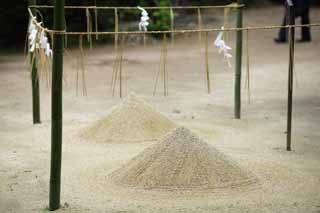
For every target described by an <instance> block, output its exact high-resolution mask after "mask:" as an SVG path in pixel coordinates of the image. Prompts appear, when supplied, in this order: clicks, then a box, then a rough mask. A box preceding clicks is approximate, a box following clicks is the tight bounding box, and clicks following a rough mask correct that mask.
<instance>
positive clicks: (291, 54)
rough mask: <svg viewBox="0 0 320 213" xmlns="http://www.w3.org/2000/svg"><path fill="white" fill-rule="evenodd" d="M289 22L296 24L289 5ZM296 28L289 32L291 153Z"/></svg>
mask: <svg viewBox="0 0 320 213" xmlns="http://www.w3.org/2000/svg"><path fill="white" fill-rule="evenodd" d="M288 11H289V12H288V19H287V20H288V21H289V24H290V25H294V24H295V17H294V7H293V5H290V4H288ZM294 34H295V28H290V30H289V70H288V107H287V151H291V136H292V99H293V69H294V39H295V35H294Z"/></svg>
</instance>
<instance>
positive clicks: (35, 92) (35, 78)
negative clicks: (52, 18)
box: [28, 0, 41, 124]
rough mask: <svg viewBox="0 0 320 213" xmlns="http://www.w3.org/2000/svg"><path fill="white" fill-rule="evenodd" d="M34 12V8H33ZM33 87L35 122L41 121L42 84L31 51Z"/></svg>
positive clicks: (29, 2) (32, 2) (33, 115)
mask: <svg viewBox="0 0 320 213" xmlns="http://www.w3.org/2000/svg"><path fill="white" fill-rule="evenodd" d="M36 4H37V1H36V0H28V5H36ZM31 11H32V12H34V9H31ZM33 14H34V13H33ZM30 65H31V87H32V117H33V124H39V123H41V120H40V86H39V76H38V68H37V60H36V58H35V55H34V53H30Z"/></svg>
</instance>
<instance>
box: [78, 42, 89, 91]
mask: <svg viewBox="0 0 320 213" xmlns="http://www.w3.org/2000/svg"><path fill="white" fill-rule="evenodd" d="M79 48H80V66H81V74H82V92H83V95H85V96H87V95H88V93H87V85H86V70H85V66H84V49H83V38H82V36H80V41H79Z"/></svg>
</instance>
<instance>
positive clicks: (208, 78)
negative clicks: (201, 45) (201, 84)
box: [205, 32, 211, 94]
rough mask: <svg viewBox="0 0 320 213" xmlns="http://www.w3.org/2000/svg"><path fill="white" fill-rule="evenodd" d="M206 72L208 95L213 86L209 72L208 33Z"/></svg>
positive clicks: (206, 39) (206, 34)
mask: <svg viewBox="0 0 320 213" xmlns="http://www.w3.org/2000/svg"><path fill="white" fill-rule="evenodd" d="M205 72H206V80H207V89H208V94H210V92H211V85H210V70H209V45H208V32H206V33H205Z"/></svg>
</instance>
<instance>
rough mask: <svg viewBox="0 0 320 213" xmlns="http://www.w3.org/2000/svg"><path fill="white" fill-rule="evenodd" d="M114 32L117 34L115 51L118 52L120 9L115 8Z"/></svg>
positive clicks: (115, 35)
mask: <svg viewBox="0 0 320 213" xmlns="http://www.w3.org/2000/svg"><path fill="white" fill-rule="evenodd" d="M114 32H116V34H114V50H115V51H117V49H118V39H119V35H118V32H119V17H118V9H117V8H115V9H114Z"/></svg>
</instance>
